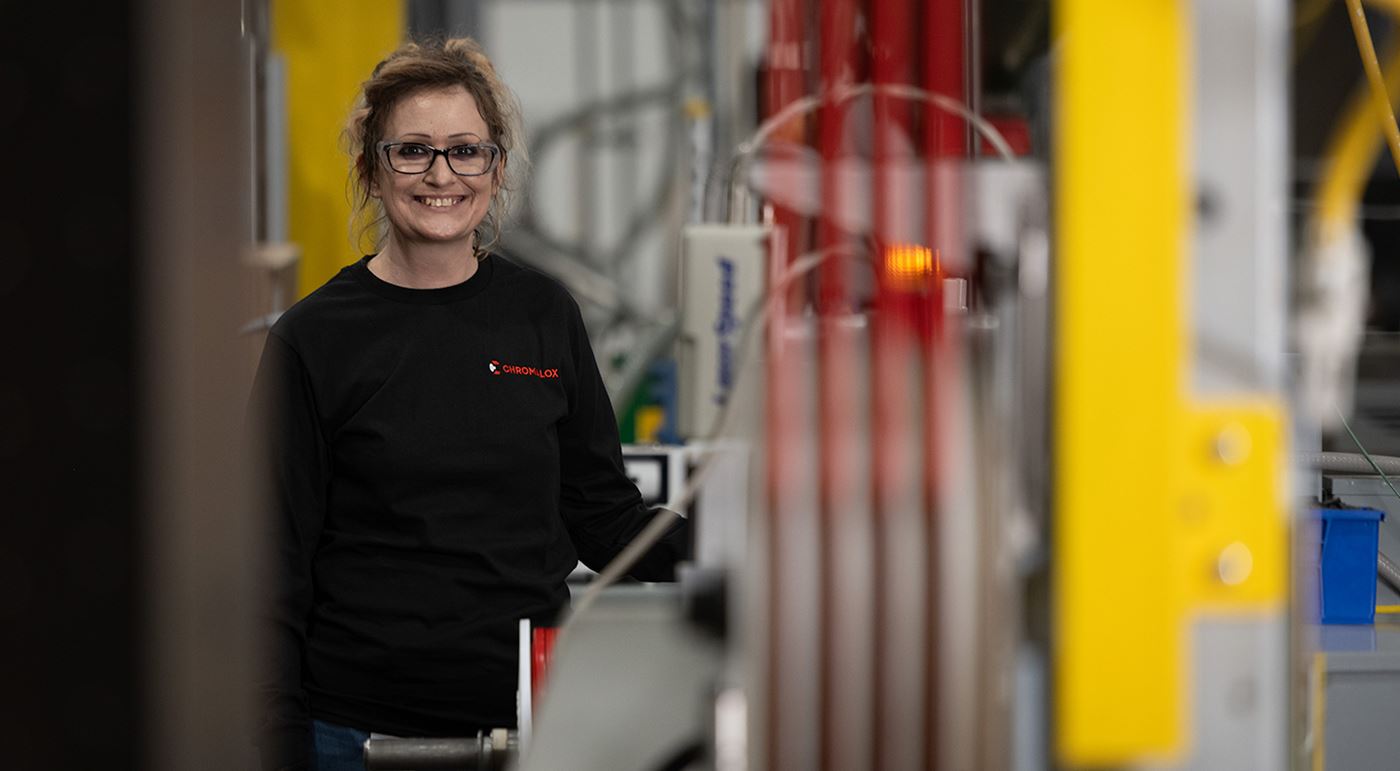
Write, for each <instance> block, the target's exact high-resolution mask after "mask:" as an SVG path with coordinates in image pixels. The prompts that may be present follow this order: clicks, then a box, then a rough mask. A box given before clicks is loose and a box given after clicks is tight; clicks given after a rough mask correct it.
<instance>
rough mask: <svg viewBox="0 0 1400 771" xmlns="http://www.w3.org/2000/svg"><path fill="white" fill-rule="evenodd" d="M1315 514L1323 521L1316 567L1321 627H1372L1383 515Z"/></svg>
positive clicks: (1350, 511)
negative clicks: (1327, 625)
mask: <svg viewBox="0 0 1400 771" xmlns="http://www.w3.org/2000/svg"><path fill="white" fill-rule="evenodd" d="M1314 513H1315V514H1316V516H1317V518H1318V519H1320V520H1321V521H1322V558H1321V560H1320V561H1319V565H1318V588H1319V591H1320V593H1321V595H1322V597H1321V600H1322V601H1321V602H1320V603H1319V605H1320V607H1321V609H1322V623H1324V624H1371V623H1375V620H1376V549H1377V540H1378V539H1379V537H1380V526H1381V520H1383V519H1385V512H1381V511H1377V510H1375V509H1317V510H1316V511H1315V512H1314Z"/></svg>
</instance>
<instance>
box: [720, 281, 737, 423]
mask: <svg viewBox="0 0 1400 771" xmlns="http://www.w3.org/2000/svg"><path fill="white" fill-rule="evenodd" d="M717 261H718V262H719V313H718V315H716V316H715V338H716V340H717V341H718V342H719V346H718V348H717V357H718V361H716V362H715V396H714V399H715V404H724V402H725V401H726V400H727V399H728V398H729V389H730V388H731V387H732V386H733V385H734V333H735V332H738V331H739V320H738V319H737V318H735V317H734V261H733V260H731V259H729V258H728V257H719V258H717Z"/></svg>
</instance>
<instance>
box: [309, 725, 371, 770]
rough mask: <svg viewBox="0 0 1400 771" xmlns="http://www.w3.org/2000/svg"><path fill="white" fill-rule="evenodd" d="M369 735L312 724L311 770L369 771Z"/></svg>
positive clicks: (357, 730) (354, 730)
mask: <svg viewBox="0 0 1400 771" xmlns="http://www.w3.org/2000/svg"><path fill="white" fill-rule="evenodd" d="M366 741H369V732H368V731H361V730H359V729H358V728H349V727H347V726H343V725H335V724H333V723H326V722H324V721H321V720H313V721H311V746H312V749H311V771H365V742H366Z"/></svg>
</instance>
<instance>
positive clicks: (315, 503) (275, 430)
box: [252, 334, 330, 769]
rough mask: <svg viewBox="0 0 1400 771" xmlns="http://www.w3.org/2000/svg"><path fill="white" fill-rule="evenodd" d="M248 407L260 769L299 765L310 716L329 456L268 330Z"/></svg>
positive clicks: (301, 377) (302, 386)
mask: <svg viewBox="0 0 1400 771" xmlns="http://www.w3.org/2000/svg"><path fill="white" fill-rule="evenodd" d="M253 405H254V411H253V413H252V414H253V417H254V419H255V420H258V421H261V423H262V426H263V427H264V429H265V430H263V431H262V432H261V436H263V437H264V438H265V442H264V444H263V446H262V448H261V449H262V450H263V452H264V454H263V456H262V457H263V458H264V459H265V468H266V472H267V473H266V474H265V475H264V479H265V480H266V485H267V487H266V490H265V494H266V498H265V500H266V501H267V503H268V509H269V511H270V512H271V516H270V517H269V523H268V534H269V536H270V541H271V546H272V547H273V548H272V559H271V570H270V573H271V576H270V578H271V587H270V588H271V592H270V597H271V602H270V603H269V604H268V605H267V606H265V607H264V611H263V617H264V619H265V623H264V624H263V625H262V629H263V634H264V640H263V642H264V645H265V646H267V647H266V649H265V650H266V651H267V659H266V660H267V666H266V669H265V674H266V676H265V677H264V678H263V680H262V682H261V684H260V691H261V696H262V699H263V716H262V717H263V720H262V728H261V731H260V737H259V744H260V747H261V750H262V757H263V765H264V767H265V768H267V769H288V768H291V769H297V768H305V767H306V764H307V763H308V761H309V757H308V752H309V749H310V746H311V717H310V712H309V710H308V708H307V701H306V691H305V689H304V688H303V686H302V672H301V662H302V655H303V651H304V650H305V647H306V620H307V616H308V614H309V613H310V610H311V601H312V591H313V589H312V579H311V558H312V555H313V553H314V551H315V548H316V542H317V540H318V539H319V538H320V535H321V525H322V522H323V520H324V517H325V509H326V486H327V481H328V479H329V477H330V454H329V450H328V447H327V445H326V442H325V438H324V437H323V435H322V432H321V424H320V419H319V416H318V412H317V409H316V400H315V394H314V393H313V391H312V388H311V385H310V381H309V379H308V377H307V373H306V368H305V366H304V365H303V363H302V360H301V358H300V357H299V356H298V355H297V353H296V351H295V350H293V349H292V348H291V346H289V345H288V344H287V343H286V342H285V341H284V340H282V339H281V338H280V337H278V336H277V335H276V334H269V335H268V338H267V345H266V347H265V348H264V349H263V356H262V361H261V363H260V364H259V365H258V374H257V378H256V380H255V381H254V386H253ZM254 435H255V436H258V435H259V434H258V433H257V432H255V433H254Z"/></svg>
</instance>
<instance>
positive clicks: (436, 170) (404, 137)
mask: <svg viewBox="0 0 1400 771" xmlns="http://www.w3.org/2000/svg"><path fill="white" fill-rule="evenodd" d="M490 140H491V137H490V132H489V130H488V129H487V127H486V121H485V120H483V119H482V117H481V112H480V111H479V110H477V107H476V100H475V99H473V98H472V95H471V94H470V93H469V92H468V91H467V90H466V89H465V88H462V87H461V86H453V87H450V88H443V89H433V90H425V91H418V92H416V93H412V94H409V95H408V96H405V97H404V98H403V99H402V100H400V101H399V103H398V104H396V105H394V107H393V109H392V110H390V112H389V119H388V121H386V123H385V125H384V141H385V142H419V143H422V144H427V145H432V146H433V147H436V148H439V149H443V150H445V149H447V148H449V147H454V146H457V145H463V144H471V143H474V142H485V141H490ZM375 152H378V153H379V158H378V161H379V171H378V173H377V175H376V178H375V179H373V180H371V181H370V188H369V192H370V195H371V196H373V197H374V198H378V199H379V200H380V201H381V202H382V203H383V204H384V213H385V214H386V215H388V218H389V224H390V226H391V227H393V229H394V234H395V236H396V237H397V239H398V240H399V241H400V242H404V243H450V242H454V241H460V242H462V243H463V245H464V246H465V245H467V244H469V243H470V239H471V237H472V231H473V230H475V229H476V226H477V225H479V224H481V221H482V219H484V218H485V217H486V212H487V209H489V208H490V206H491V199H492V197H493V196H494V195H495V194H496V188H497V180H498V176H499V174H500V172H501V165H500V164H499V163H498V164H497V166H496V168H495V169H494V170H493V171H492V172H490V173H487V174H482V175H479V176H474V177H463V176H458V175H457V174H455V173H453V171H452V169H450V168H448V166H447V159H446V158H445V157H441V156H437V157H434V158H433V164H432V166H431V167H429V169H428V170H427V171H426V172H423V173H421V174H401V173H399V172H396V171H394V170H393V169H391V168H389V166H388V164H387V163H386V162H385V157H384V152H383V151H382V150H378V149H376V150H375ZM454 160H455V159H454Z"/></svg>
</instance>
